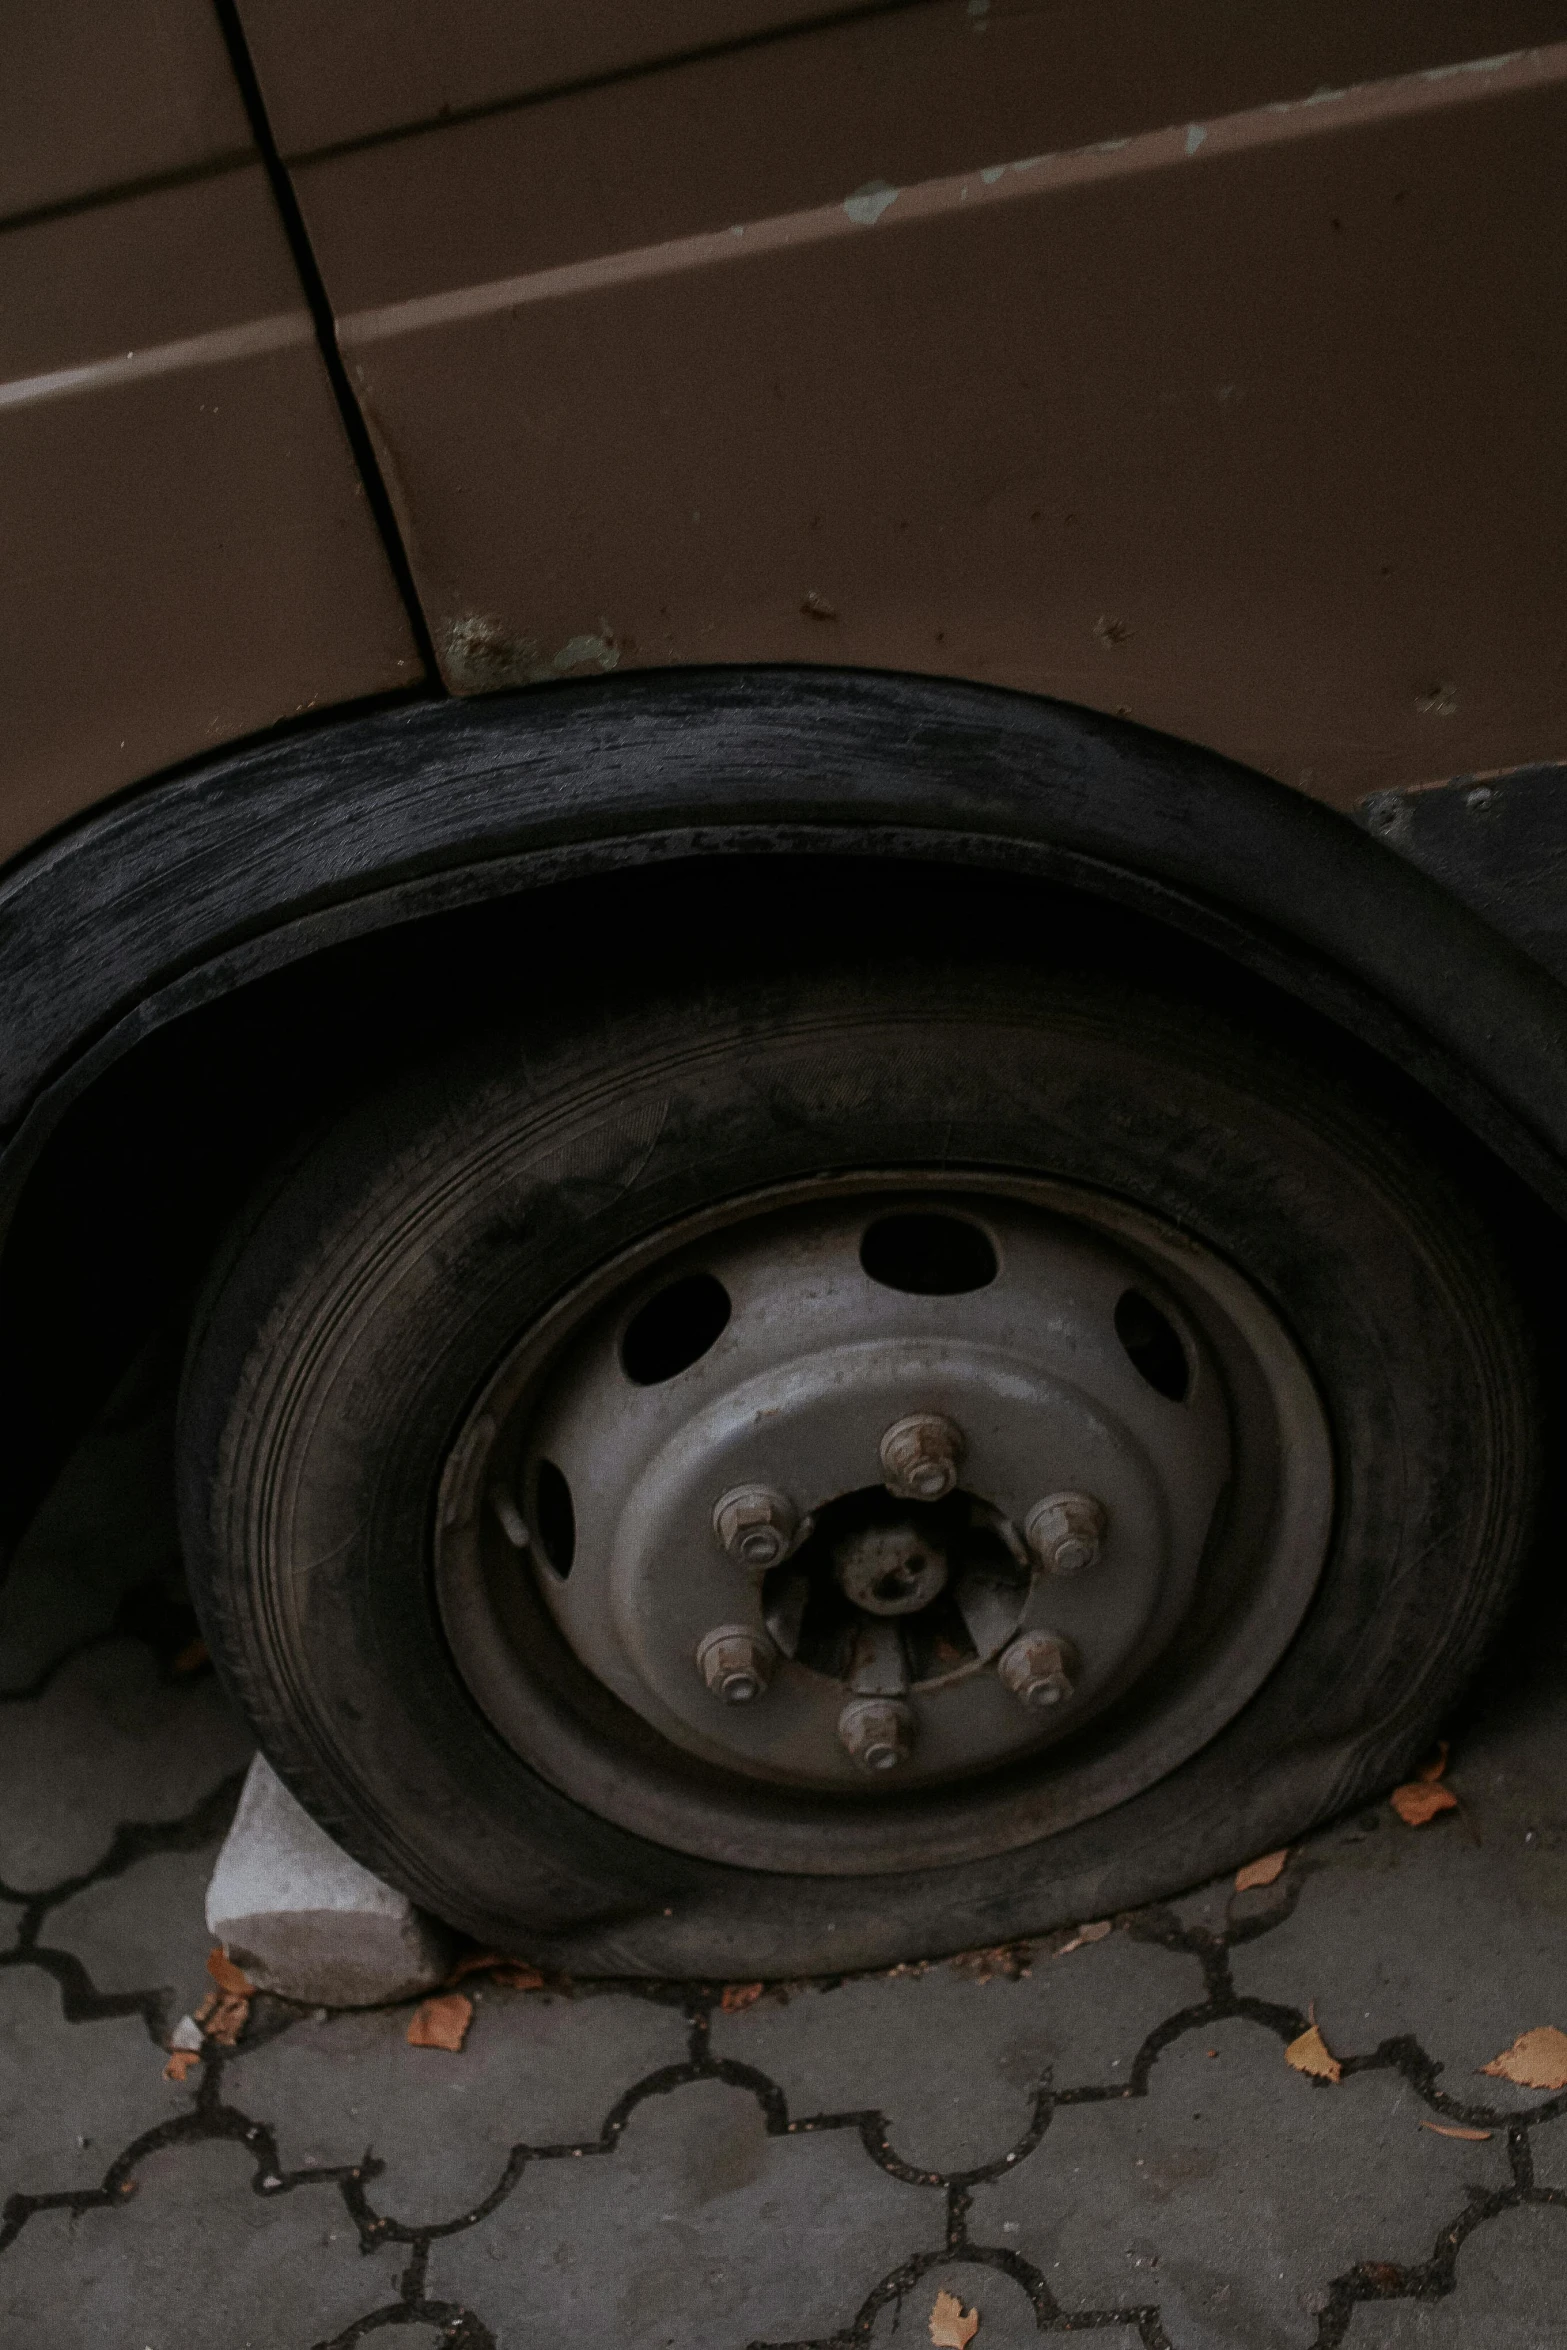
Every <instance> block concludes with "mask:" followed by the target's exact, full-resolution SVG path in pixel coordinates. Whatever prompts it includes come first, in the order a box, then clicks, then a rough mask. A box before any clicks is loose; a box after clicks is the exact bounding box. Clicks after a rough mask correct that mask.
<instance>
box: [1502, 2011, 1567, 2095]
mask: <svg viewBox="0 0 1567 2350" xmlns="http://www.w3.org/2000/svg"><path fill="white" fill-rule="evenodd" d="M1480 2070H1481V2071H1482V2072H1483V2073H1489V2074H1490V2075H1491V2078H1492V2079H1493V2080H1494V2081H1515V2082H1516V2083H1517V2085H1518V2087H1519V2088H1520V2089H1567V2032H1559V2031H1558V2030H1557V2029H1556V2026H1555V2025H1554V2024H1537V2025H1536V2026H1535V2028H1534V2030H1533V2031H1532V2032H1520V2033H1519V2035H1518V2037H1517V2039H1516V2040H1515V2041H1514V2042H1513V2044H1512V2046H1511V2048H1504V2049H1503V2050H1502V2053H1501V2055H1500V2056H1493V2057H1492V2059H1491V2061H1490V2063H1489V2064H1483V2065H1482V2066H1481V2067H1480Z"/></svg>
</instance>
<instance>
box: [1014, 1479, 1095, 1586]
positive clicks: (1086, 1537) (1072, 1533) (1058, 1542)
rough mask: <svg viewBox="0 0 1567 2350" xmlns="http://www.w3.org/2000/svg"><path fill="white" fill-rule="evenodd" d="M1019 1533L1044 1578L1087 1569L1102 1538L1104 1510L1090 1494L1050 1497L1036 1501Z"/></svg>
mask: <svg viewBox="0 0 1567 2350" xmlns="http://www.w3.org/2000/svg"><path fill="white" fill-rule="evenodd" d="M1023 1532H1024V1534H1025V1536H1026V1537H1027V1541H1028V1547H1029V1549H1030V1550H1031V1551H1032V1552H1033V1554H1034V1556H1035V1558H1036V1559H1038V1561H1039V1563H1040V1565H1041V1566H1042V1567H1043V1568H1044V1570H1045V1572H1046V1574H1047V1575H1076V1574H1078V1573H1080V1572H1081V1570H1082V1569H1083V1568H1084V1567H1091V1566H1092V1565H1093V1563H1094V1561H1095V1559H1096V1558H1097V1557H1098V1556H1099V1548H1100V1544H1101V1543H1102V1542H1103V1541H1104V1537H1105V1509H1104V1504H1103V1502H1100V1501H1095V1499H1094V1497H1093V1495H1092V1494H1091V1493H1050V1494H1047V1495H1046V1496H1045V1499H1044V1500H1043V1501H1036V1502H1035V1504H1034V1506H1033V1508H1032V1509H1031V1510H1030V1511H1029V1513H1028V1519H1027V1522H1026V1524H1025V1525H1024V1528H1023Z"/></svg>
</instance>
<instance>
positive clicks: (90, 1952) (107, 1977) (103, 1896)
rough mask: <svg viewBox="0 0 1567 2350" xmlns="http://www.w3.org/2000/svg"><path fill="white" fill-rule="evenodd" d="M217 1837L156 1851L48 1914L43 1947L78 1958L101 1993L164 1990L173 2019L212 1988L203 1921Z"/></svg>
mask: <svg viewBox="0 0 1567 2350" xmlns="http://www.w3.org/2000/svg"><path fill="white" fill-rule="evenodd" d="M219 1841H220V1839H219V1838H217V1837H212V1838H209V1839H208V1840H207V1842H206V1843H204V1844H202V1845H200V1846H199V1847H197V1848H196V1849H195V1850H194V1851H190V1852H153V1853H149V1854H147V1856H146V1857H145V1858H144V1859H142V1860H138V1861H135V1862H133V1863H132V1865H131V1866H130V1867H129V1868H128V1869H126V1870H124V1871H123V1872H122V1873H121V1874H120V1875H118V1876H113V1877H104V1878H100V1879H99V1880H98V1881H97V1882H96V1883H95V1884H91V1885H87V1886H85V1887H84V1888H83V1890H82V1891H81V1892H80V1893H73V1894H72V1895H71V1896H70V1897H69V1899H68V1900H65V1901H62V1902H60V1903H59V1904H58V1905H57V1906H55V1907H53V1908H51V1909H50V1910H49V1911H48V1913H47V1915H46V1917H45V1920H44V1925H43V1930H42V1932H41V1934H40V1937H39V1939H40V1941H42V1942H44V1943H46V1944H47V1945H48V1946H49V1947H50V1948H51V1949H54V1950H68V1951H70V1952H71V1953H72V1955H73V1956H75V1957H77V1958H79V1959H80V1960H81V1962H82V1964H83V1966H84V1967H85V1968H86V1969H87V1972H88V1974H89V1975H90V1976H91V1977H92V1981H93V1985H94V1987H95V1989H97V1990H99V1991H138V1990H143V1989H146V1988H148V1987H160V1988H166V1989H167V1990H168V1993H169V2003H170V2004H169V2013H170V2018H171V2020H172V2018H173V2017H175V2016H178V2015H185V2014H188V2013H189V2012H190V2010H191V2009H192V2008H193V2007H194V2006H196V2004H197V2003H198V2001H199V2000H201V1999H202V1998H203V1997H204V1996H205V1994H206V1993H207V1992H208V1991H210V1990H211V1989H212V1981H211V1977H210V1976H209V1975H208V1973H207V1952H208V1951H209V1950H210V1949H211V1947H212V1938H211V1936H210V1935H209V1934H208V1932H207V1926H206V1920H205V1918H204V1917H203V1915H202V1902H203V1900H204V1898H205V1894H206V1885H207V1878H208V1876H209V1874H210V1873H211V1869H212V1862H213V1856H214V1854H215V1852H216V1850H217V1847H218V1843H219Z"/></svg>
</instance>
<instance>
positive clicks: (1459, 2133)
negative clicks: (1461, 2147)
mask: <svg viewBox="0 0 1567 2350" xmlns="http://www.w3.org/2000/svg"><path fill="white" fill-rule="evenodd" d="M1420 2127H1421V2128H1422V2129H1423V2130H1430V2131H1432V2132H1433V2133H1434V2134H1435V2135H1436V2136H1437V2137H1438V2138H1469V2139H1472V2140H1473V2141H1474V2143H1475V2144H1476V2145H1477V2146H1478V2145H1479V2143H1480V2141H1481V2139H1482V2138H1489V2136H1490V2135H1491V2133H1490V2131H1489V2130H1466V2129H1462V2128H1460V2126H1459V2124H1458V2123H1457V2122H1422V2123H1421V2125H1420Z"/></svg>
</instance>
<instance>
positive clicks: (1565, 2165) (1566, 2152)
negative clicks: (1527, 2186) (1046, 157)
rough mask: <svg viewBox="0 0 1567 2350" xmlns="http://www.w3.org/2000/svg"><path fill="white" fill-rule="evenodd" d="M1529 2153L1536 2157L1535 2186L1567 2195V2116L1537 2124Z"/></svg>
mask: <svg viewBox="0 0 1567 2350" xmlns="http://www.w3.org/2000/svg"><path fill="white" fill-rule="evenodd" d="M1560 2102H1561V2100H1560V2099H1559V2098H1553V2099H1552V2100H1551V2103H1553V2104H1560ZM1529 2151H1530V2153H1531V2154H1532V2155H1533V2157H1534V2183H1535V2185H1536V2186H1537V2187H1551V2188H1554V2189H1555V2190H1556V2191H1557V2192H1558V2193H1560V2194H1567V2114H1563V2115H1558V2116H1557V2118H1556V2119H1555V2120H1554V2121H1548V2122H1539V2123H1537V2124H1536V2125H1535V2127H1534V2128H1533V2129H1532V2130H1531V2131H1530V2132H1529Z"/></svg>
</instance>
